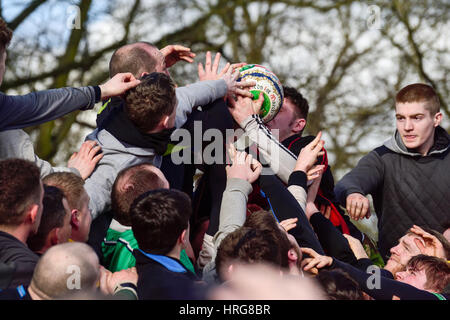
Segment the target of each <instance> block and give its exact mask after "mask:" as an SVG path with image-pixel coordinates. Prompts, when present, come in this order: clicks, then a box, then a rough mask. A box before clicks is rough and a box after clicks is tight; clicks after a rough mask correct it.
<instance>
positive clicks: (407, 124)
mask: <svg viewBox="0 0 450 320" xmlns="http://www.w3.org/2000/svg"><path fill="white" fill-rule="evenodd" d="M412 129H414V127H413V123H412V121H411V120H410V119H408V118H406V121H405V130H406V131H411V130H412Z"/></svg>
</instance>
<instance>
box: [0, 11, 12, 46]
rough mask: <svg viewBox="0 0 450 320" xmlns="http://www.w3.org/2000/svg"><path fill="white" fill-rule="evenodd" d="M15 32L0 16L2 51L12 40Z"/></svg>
mask: <svg viewBox="0 0 450 320" xmlns="http://www.w3.org/2000/svg"><path fill="white" fill-rule="evenodd" d="M12 35H13V32H12V30H11V29H10V28H8V25H7V24H6V22H5V20H3V19H2V18H0V51H2V50H5V49H6V48H7V47H8V45H9V43H10V42H11V39H12Z"/></svg>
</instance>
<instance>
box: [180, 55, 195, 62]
mask: <svg viewBox="0 0 450 320" xmlns="http://www.w3.org/2000/svg"><path fill="white" fill-rule="evenodd" d="M180 58H181V60H184V61H186V62H189V63H192V62H194V59H192V58H190V57H186V56H182V57H180Z"/></svg>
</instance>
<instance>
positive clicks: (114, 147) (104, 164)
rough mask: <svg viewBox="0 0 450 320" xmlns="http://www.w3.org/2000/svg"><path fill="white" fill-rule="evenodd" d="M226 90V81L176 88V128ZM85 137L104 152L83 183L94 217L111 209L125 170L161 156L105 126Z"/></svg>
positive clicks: (154, 161) (203, 82) (153, 162)
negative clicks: (119, 176)
mask: <svg viewBox="0 0 450 320" xmlns="http://www.w3.org/2000/svg"><path fill="white" fill-rule="evenodd" d="M226 93H227V85H226V83H225V81H224V80H210V81H201V82H198V83H195V84H191V85H189V86H186V87H180V88H177V89H176V95H177V99H178V107H177V111H176V119H175V127H177V128H180V127H181V126H182V125H183V124H184V123H185V122H186V119H187V117H188V115H189V114H190V113H191V112H192V108H194V107H196V106H203V105H207V104H209V103H211V102H213V101H215V100H217V99H219V98H221V97H224V96H225V95H226ZM86 140H95V141H97V142H98V144H99V146H101V148H102V152H103V158H102V159H101V160H100V162H99V163H98V165H97V167H96V168H95V170H94V172H93V173H92V175H91V176H90V177H89V178H88V179H87V180H86V183H85V185H84V187H85V189H86V191H87V193H88V195H89V197H90V202H89V208H90V210H91V214H92V217H93V218H94V219H95V218H96V217H97V216H98V215H99V214H101V213H102V212H104V211H106V210H109V208H110V204H111V189H112V185H113V184H114V180H115V179H116V177H117V174H118V173H119V172H120V171H121V170H122V169H125V168H128V167H130V166H133V165H136V164H140V163H144V162H146V163H152V164H153V165H155V166H157V167H159V166H160V165H161V161H162V158H161V156H159V155H156V153H155V151H154V150H153V149H151V148H148V149H146V148H141V147H136V146H133V145H129V144H127V143H124V142H121V141H119V140H117V139H116V138H115V137H114V136H113V135H112V134H111V133H109V132H108V131H107V130H105V129H102V130H98V129H96V130H94V131H93V132H92V133H90V134H89V135H88V136H87V137H86Z"/></svg>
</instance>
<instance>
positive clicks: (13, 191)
mask: <svg viewBox="0 0 450 320" xmlns="http://www.w3.org/2000/svg"><path fill="white" fill-rule="evenodd" d="M40 196H41V177H40V172H39V168H38V167H37V166H36V165H35V164H34V163H33V162H30V161H27V160H22V159H6V160H3V161H0V225H9V226H17V225H19V224H21V223H22V221H23V215H24V213H25V211H26V210H27V209H28V208H29V206H30V205H32V204H34V203H37V204H39V202H40Z"/></svg>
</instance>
